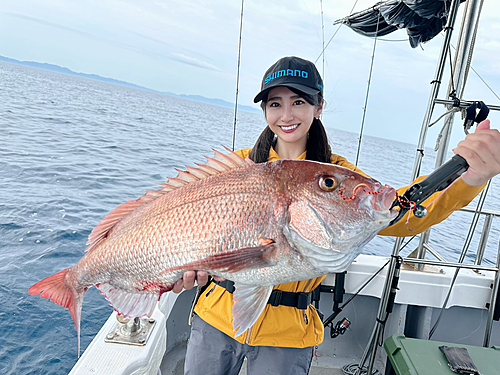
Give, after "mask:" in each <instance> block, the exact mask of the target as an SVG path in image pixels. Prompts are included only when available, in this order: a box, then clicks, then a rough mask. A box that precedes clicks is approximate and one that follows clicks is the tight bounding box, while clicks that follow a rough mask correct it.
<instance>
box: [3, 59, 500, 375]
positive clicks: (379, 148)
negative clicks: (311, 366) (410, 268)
mask: <svg viewBox="0 0 500 375" xmlns="http://www.w3.org/2000/svg"><path fill="white" fill-rule="evenodd" d="M0 77H1V85H0V176H1V178H0V202H1V203H0V256H1V262H0V301H1V303H0V319H1V320H0V322H1V323H0V327H1V328H0V373H1V374H67V373H68V372H69V370H70V369H71V368H72V366H73V365H74V363H75V362H76V360H77V340H76V332H75V328H74V325H73V322H72V320H71V317H70V314H69V313H68V311H67V310H66V309H64V308H62V307H61V306H58V305H55V304H54V303H51V302H49V301H47V300H46V299H40V298H38V297H36V296H30V295H28V293H27V291H28V288H29V287H30V286H31V285H32V284H34V283H35V282H37V281H39V280H41V279H42V278H45V277H47V276H49V275H51V274H53V273H55V272H58V271H60V270H61V269H63V268H65V267H68V266H70V265H72V264H74V263H76V262H77V261H78V260H79V259H80V258H81V256H82V255H83V250H84V248H85V242H86V238H87V236H88V235H89V233H90V231H91V230H92V228H93V227H94V226H95V225H96V224H97V223H98V222H99V221H100V220H101V219H102V218H103V216H104V215H106V214H107V213H109V211H110V210H112V209H113V208H114V207H116V206H117V205H118V204H120V203H123V202H124V201H126V200H129V199H135V198H137V197H139V196H140V195H142V194H143V193H144V192H145V190H146V189H157V188H158V186H157V185H156V183H160V182H163V181H165V179H166V177H167V176H173V175H175V171H174V169H173V168H174V167H182V166H184V165H185V164H189V165H193V163H194V162H203V160H204V158H203V155H211V154H212V152H211V148H212V147H214V148H217V149H218V150H221V151H222V150H223V149H222V147H221V145H222V144H224V145H227V146H229V147H230V146H231V144H232V136H233V125H232V124H233V116H234V115H233V111H232V110H230V109H225V108H220V107H215V106H211V105H205V104H200V103H196V102H192V101H187V100H183V99H178V98H174V97H170V96H167V95H161V94H156V93H152V92H148V91H143V90H137V89H131V88H126V87H122V86H116V85H112V84H107V83H102V82H98V81H92V80H87V79H82V78H78V77H74V76H70V75H63V74H59V73H53V72H48V71H43V70H38V69H34V68H28V67H24V66H19V65H12V64H8V63H0ZM264 125H265V122H264V118H263V116H262V115H260V114H252V113H246V112H240V113H239V119H238V126H237V131H236V148H242V147H250V146H252V145H253V142H254V141H255V139H256V138H257V136H258V134H259V133H260V132H261V130H262V129H263V127H264ZM332 125H333V124H332ZM327 127H328V124H327ZM328 133H329V135H330V137H331V140H332V142H331V143H332V147H333V149H334V152H336V153H338V154H341V155H344V156H346V157H347V158H348V159H350V160H351V161H354V160H355V155H356V147H357V142H358V138H357V135H356V134H352V133H347V132H343V131H340V130H336V129H334V128H333V127H328ZM414 150H415V146H412V145H409V144H406V143H399V142H394V141H389V140H385V139H379V138H374V137H364V138H363V146H362V152H361V159H360V160H361V162H360V167H361V168H362V169H363V170H365V172H367V173H369V174H371V175H372V176H373V177H375V178H377V179H379V180H381V181H382V182H384V183H389V184H391V185H393V186H403V185H405V184H407V183H408V182H409V178H410V176H411V169H412V167H413V157H414ZM427 154H429V155H430V154H432V152H427ZM425 163H426V164H425V165H424V170H430V169H431V167H432V166H433V165H434V162H433V160H432V156H431V157H429V158H426V161H425ZM498 186H499V184H498V180H496V181H495V184H494V186H493V190H492V196H491V198H490V199H489V200H488V202H489V204H490V205H491V208H493V209H497V210H498V201H499V197H500V194H499V191H498ZM470 218H471V215H470V214H466V213H456V214H454V215H453V216H452V217H451V218H449V219H448V220H447V221H446V222H444V223H442V224H439V225H438V227H440V229H441V232H443V233H441V234H439V235H438V236H436V237H435V238H433V240H432V242H431V245H432V246H433V247H435V248H437V249H438V250H439V251H440V252H441V253H442V254H443V255H444V256H445V257H447V258H448V259H450V260H456V259H457V257H458V255H457V254H458V253H459V251H460V249H461V246H462V242H463V238H465V234H466V231H467V228H468V223H469V221H470ZM436 232H437V231H436ZM478 237H479V236H476V238H475V240H474V241H473V244H472V247H471V248H472V249H475V248H476V247H477V239H478ZM499 237H500V231H499V228H498V223H497V222H495V223H494V225H493V229H492V236H491V239H490V241H489V243H488V250H487V259H486V261H485V263H487V264H493V262H494V260H495V254H496V251H497V247H498V242H497V241H498V238H499ZM393 243H394V240H393V239H392V238H376V239H375V240H374V241H372V242H371V243H370V244H368V246H367V247H366V251H365V252H366V253H369V254H379V255H389V254H390V253H391V251H392V244H393ZM406 253H407V252H406ZM111 311H112V308H111V307H110V306H109V305H108V303H107V302H106V301H105V300H104V298H103V297H102V296H101V295H100V294H99V293H98V292H97V290H96V289H95V288H92V289H90V290H89V291H88V292H87V294H86V296H85V301H84V304H83V313H82V335H81V339H82V349H85V347H86V346H87V345H88V344H89V343H90V341H91V340H92V337H93V336H94V335H95V334H96V333H97V331H98V330H99V328H100V326H101V325H102V323H103V322H104V321H105V320H106V319H107V317H108V315H109V314H110V313H111Z"/></svg>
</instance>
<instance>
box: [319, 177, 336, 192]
mask: <svg viewBox="0 0 500 375" xmlns="http://www.w3.org/2000/svg"><path fill="white" fill-rule="evenodd" d="M319 187H320V188H321V189H322V190H324V191H332V190H335V189H336V188H337V180H336V179H335V177H332V176H324V177H320V179H319Z"/></svg>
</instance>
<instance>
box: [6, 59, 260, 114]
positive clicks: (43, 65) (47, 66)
mask: <svg viewBox="0 0 500 375" xmlns="http://www.w3.org/2000/svg"><path fill="white" fill-rule="evenodd" d="M0 61H5V62H8V63H12V64H19V65H25V66H30V67H33V68H38V69H44V70H50V71H52V72H57V73H63V74H71V75H74V76H78V77H83V78H88V79H94V80H96V81H102V82H108V83H113V84H115V85H121V86H127V87H132V88H135V89H141V90H146V91H152V92H156V93H159V94H164V95H169V96H174V97H177V98H182V99H187V100H192V101H195V102H201V103H207V104H212V105H216V106H219V107H225V108H234V103H230V102H226V101H225V100H222V99H214V98H205V97H204V96H201V95H186V94H180V95H178V94H174V93H171V92H162V91H157V90H152V89H148V88H147V87H143V86H139V85H136V84H133V83H129V82H125V81H120V80H118V79H114V78H107V77H101V76H99V75H97V74H86V73H77V72H74V71H72V70H70V69H68V68H64V67H62V66H58V65H53V64H47V63H39V62H35V61H19V60H16V59H11V58H9V57H4V56H0ZM238 110H241V111H246V112H253V113H261V111H260V110H258V109H257V108H253V107H250V106H246V105H238Z"/></svg>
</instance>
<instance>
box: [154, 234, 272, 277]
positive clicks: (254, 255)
mask: <svg viewBox="0 0 500 375" xmlns="http://www.w3.org/2000/svg"><path fill="white" fill-rule="evenodd" d="M261 243H263V245H262V246H256V247H245V248H242V249H238V250H234V251H228V252H225V253H220V254H214V255H210V256H208V257H206V258H203V259H199V260H196V261H194V262H190V263H186V264H183V265H181V266H177V267H172V268H169V269H167V270H165V271H163V272H162V273H167V272H172V271H178V270H205V271H218V272H237V271H241V270H242V269H244V268H252V267H256V268H260V267H268V266H270V265H272V264H274V261H273V258H274V254H275V252H276V244H275V243H274V242H273V241H272V240H267V239H266V240H261Z"/></svg>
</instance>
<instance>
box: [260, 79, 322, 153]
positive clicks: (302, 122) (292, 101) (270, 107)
mask: <svg viewBox="0 0 500 375" xmlns="http://www.w3.org/2000/svg"><path fill="white" fill-rule="evenodd" d="M321 110H322V105H318V106H315V105H312V104H309V103H308V102H306V101H305V100H304V99H302V97H301V96H300V95H299V94H296V93H294V92H293V91H292V90H290V89H289V88H287V87H276V88H274V89H272V90H271V91H269V94H268V97H267V103H266V120H267V124H268V125H269V127H270V128H271V130H272V131H273V133H274V134H276V136H277V137H278V142H279V141H281V142H284V143H286V144H289V145H290V144H294V145H296V144H303V145H304V150H305V145H306V143H307V133H308V132H309V128H310V127H311V124H312V121H313V119H314V117H318V116H319V115H320V114H321ZM281 142H280V143H281Z"/></svg>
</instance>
